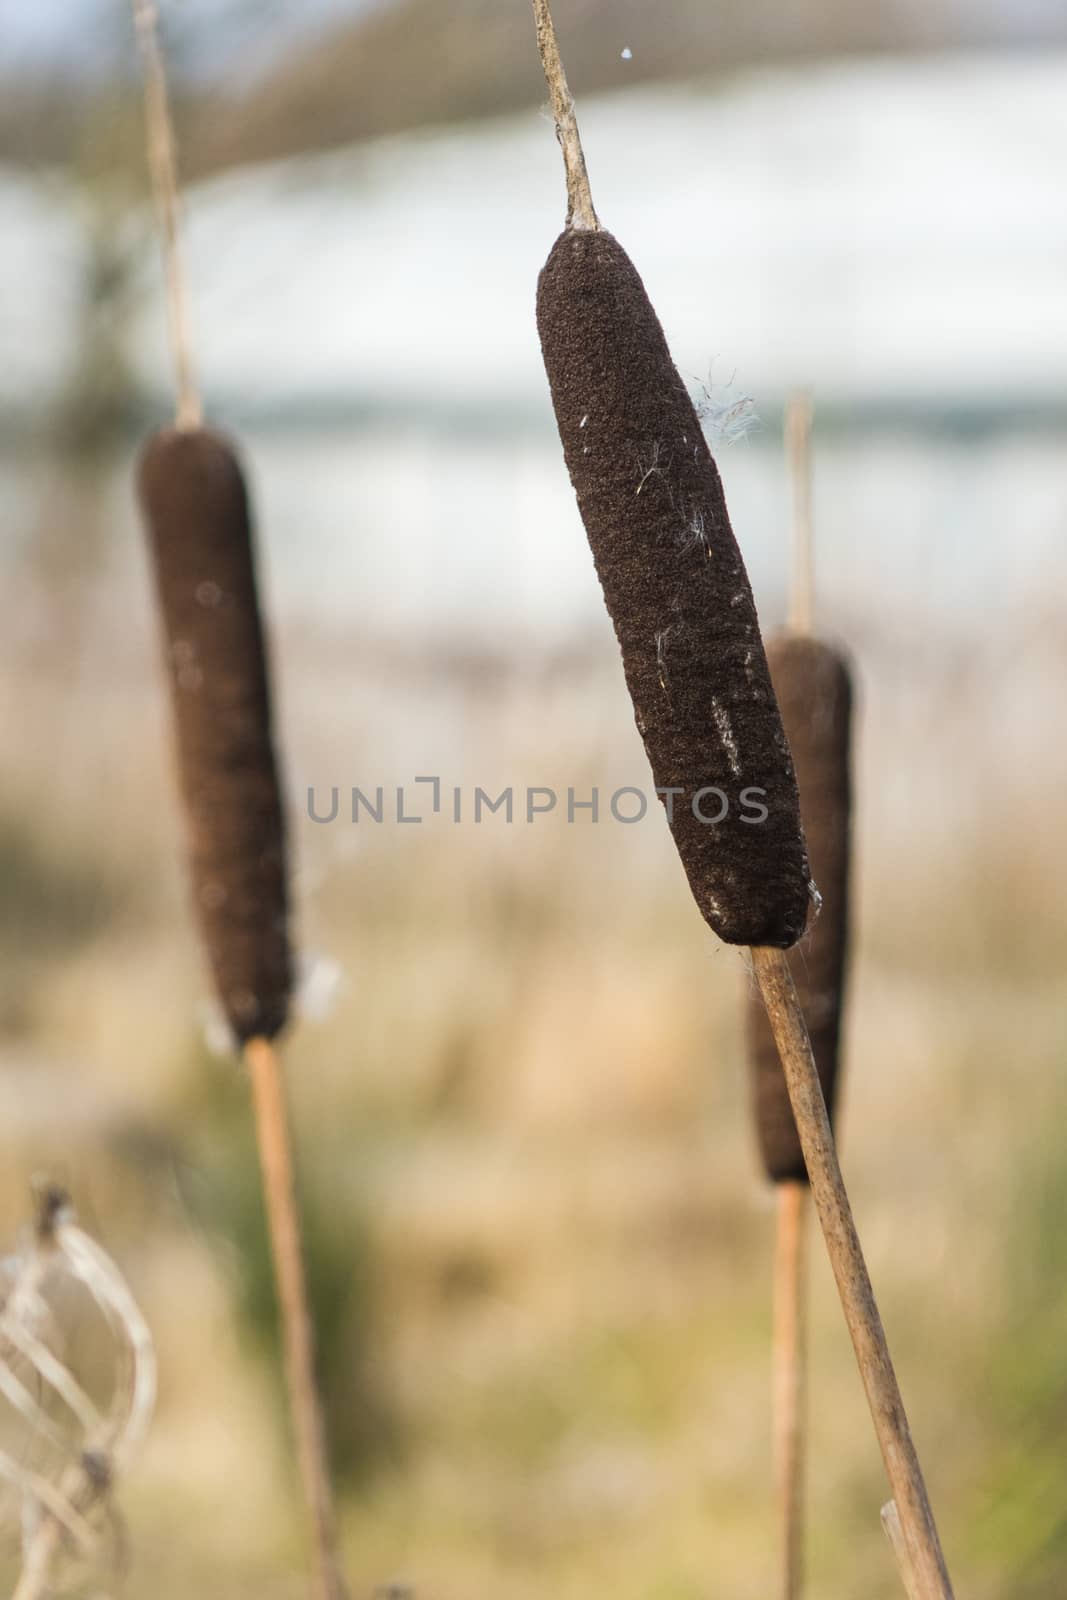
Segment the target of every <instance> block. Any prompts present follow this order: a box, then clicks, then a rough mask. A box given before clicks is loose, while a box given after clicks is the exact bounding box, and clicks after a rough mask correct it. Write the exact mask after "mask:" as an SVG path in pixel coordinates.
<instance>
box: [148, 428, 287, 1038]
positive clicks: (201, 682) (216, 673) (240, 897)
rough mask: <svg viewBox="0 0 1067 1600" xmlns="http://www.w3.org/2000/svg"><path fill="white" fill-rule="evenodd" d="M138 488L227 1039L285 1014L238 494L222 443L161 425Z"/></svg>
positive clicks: (262, 727)
mask: <svg viewBox="0 0 1067 1600" xmlns="http://www.w3.org/2000/svg"><path fill="white" fill-rule="evenodd" d="M139 487H140V496H141V503H142V507H143V509H144V514H145V522H146V526H147V531H148V539H149V544H150V547H151V551H152V561H153V565H154V568H155V578H156V589H157V593H158V596H159V606H160V612H161V615H162V618H163V630H164V637H165V644H166V654H167V666H168V671H169V676H170V685H171V695H172V700H173V705H174V717H175V724H176V730H177V747H178V768H179V774H180V779H181V788H182V796H183V799H184V803H185V812H186V820H187V823H188V829H189V843H190V855H191V867H192V879H193V893H194V898H195V903H196V911H197V916H198V918H199V921H200V927H201V931H202V934H203V938H204V943H205V945H206V947H207V953H208V959H209V961H210V963H211V968H212V972H213V974H214V979H215V986H216V988H217V990H218V994H219V998H220V1000H221V1002H222V1005H223V1009H224V1010H225V1012H226V1016H227V1018H228V1019H229V1023H230V1026H231V1028H232V1029H233V1032H234V1034H235V1036H236V1038H237V1039H238V1040H240V1041H241V1042H242V1043H244V1042H245V1041H246V1040H248V1039H251V1038H255V1037H263V1038H267V1039H270V1038H273V1037H274V1035H275V1034H277V1033H278V1032H279V1030H280V1029H281V1028H282V1027H283V1025H284V1023H285V1020H286V1016H287V1014H288V1008H289V993H290V987H291V977H292V974H291V959H290V951H289V936H288V891H287V885H286V862H285V823H284V816H283V810H282V800H281V790H280V786H279V782H278V774H277V766H276V762H275V755H274V747H273V740H272V735H271V705H270V691H269V684H268V677H267V664H266V656H265V650H264V641H263V630H262V626H261V623H260V616H259V606H258V603H257V598H256V577H255V565H254V558H253V549H252V529H251V522H250V517H249V507H248V496H247V492H246V489H245V483H244V478H243V475H242V473H241V468H240V465H239V463H238V461H237V458H236V456H235V454H234V452H233V450H232V449H231V447H230V445H229V444H228V443H227V442H226V440H225V439H223V438H222V437H221V436H220V435H218V434H216V433H213V432H210V431H208V430H207V429H204V428H196V429H177V428H166V429H163V430H161V431H160V432H158V433H156V434H154V435H153V436H152V438H151V439H149V441H148V443H147V444H146V446H145V448H144V451H143V453H142V456H141V462H140V473H139Z"/></svg>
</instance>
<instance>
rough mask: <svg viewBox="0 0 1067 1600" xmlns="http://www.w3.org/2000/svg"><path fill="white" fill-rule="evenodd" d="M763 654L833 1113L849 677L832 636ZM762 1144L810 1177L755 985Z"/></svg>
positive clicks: (822, 1075) (778, 1161)
mask: <svg viewBox="0 0 1067 1600" xmlns="http://www.w3.org/2000/svg"><path fill="white" fill-rule="evenodd" d="M767 659H768V661H769V663H770V669H771V678H772V680H773V683H774V689H775V694H776V695H777V697H778V704H779V706H780V707H781V710H782V721H783V723H784V724H785V731H786V734H787V736H788V739H789V745H790V748H791V750H792V752H793V761H794V763H795V765H796V774H797V782H798V784H799V786H800V806H801V812H802V814H803V818H804V834H805V837H806V839H807V842H808V851H809V853H810V856H811V870H812V875H813V877H814V879H815V883H816V885H817V887H818V891H819V894H820V896H821V902H822V903H821V907H820V910H819V913H818V915H817V916H816V917H813V918H812V920H811V923H810V925H809V927H808V931H807V933H806V934H805V936H804V939H803V941H802V943H801V944H800V945H798V947H797V949H796V950H795V951H793V953H792V955H791V956H790V962H789V964H790V969H791V971H792V974H793V981H794V983H795V984H796V988H797V993H798V995H799V996H800V1003H801V1006H802V1008H803V1011H804V1018H805V1021H806V1022H807V1025H808V1033H809V1035H810V1037H811V1044H812V1049H813V1050H814V1052H815V1061H816V1064H817V1066H818V1069H819V1081H820V1083H821V1084H822V1092H823V1098H824V1099H825V1101H826V1108H827V1111H828V1113H829V1115H830V1119H831V1121H832V1120H833V1115H834V1108H835V1102H836V1097H837V1096H836V1090H837V1076H838V1063H839V1053H840V1045H841V1016H842V1008H843V1004H844V994H845V977H846V956H847V950H848V878H849V839H850V807H851V787H850V765H851V758H850V743H851V724H852V680H851V677H850V674H849V669H848V665H847V663H846V662H845V660H844V658H843V657H842V656H841V655H840V653H839V652H838V651H837V650H835V649H834V648H833V647H832V646H831V645H828V644H825V643H823V642H822V641H820V640H818V639H811V638H801V637H799V636H797V635H795V634H781V635H778V636H776V637H775V638H773V639H771V640H770V641H769V642H768V645H767ZM748 1034H749V1057H750V1060H751V1063H752V1090H753V1099H754V1104H755V1113H756V1128H757V1133H758V1136H759V1146H760V1152H761V1154H762V1157H763V1163H764V1166H765V1167H766V1170H767V1176H768V1177H769V1178H770V1179H771V1181H772V1182H773V1183H790V1182H796V1181H801V1182H805V1181H806V1180H807V1170H806V1168H805V1166H804V1154H803V1151H802V1150H801V1148H800V1139H799V1137H798V1135H797V1129H796V1123H795V1121H794V1120H793V1112H792V1108H791V1107H790V1104H789V1091H788V1089H787V1087H786V1081H785V1076H784V1074H783V1072H782V1064H781V1061H780V1060H779V1058H778V1047H777V1045H776V1044H775V1041H774V1034H773V1033H772V1032H771V1026H770V1023H769V1021H768V1019H767V1010H766V1007H765V1006H764V1005H763V1002H762V1000H761V999H760V997H759V995H758V994H757V993H753V994H752V995H751V996H750V997H749V1005H748Z"/></svg>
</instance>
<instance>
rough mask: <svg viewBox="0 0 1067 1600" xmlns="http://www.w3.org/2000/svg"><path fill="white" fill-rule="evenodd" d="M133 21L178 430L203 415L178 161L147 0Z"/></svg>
mask: <svg viewBox="0 0 1067 1600" xmlns="http://www.w3.org/2000/svg"><path fill="white" fill-rule="evenodd" d="M133 19H134V22H135V24H136V27H137V39H138V43H139V45H140V48H141V60H142V62H143V63H144V100H145V123H146V127H147V134H148V164H149V168H150V169H151V173H152V190H153V193H154V195H155V200H156V208H157V210H158V212H159V223H160V229H161V231H162V235H163V271H164V275H165V277H166V280H167V320H168V325H169V329H170V345H171V354H172V356H173V359H174V377H175V383H176V385H177V408H176V414H175V421H176V423H177V425H178V427H179V428H197V427H199V426H200V423H201V421H202V420H203V415H204V411H203V406H202V404H201V401H200V393H199V390H198V389H197V385H196V379H195V377H194V374H193V357H192V344H191V341H190V337H189V314H188V300H187V296H186V291H185V273H184V271H183V269H182V257H181V244H180V238H179V227H178V212H179V203H178V162H177V156H176V154H175V148H176V146H175V139H174V123H173V120H172V118H171V114H170V101H169V98H168V95H167V74H166V69H165V68H164V65H163V52H162V50H161V49H160V44H159V28H158V19H157V14H156V7H155V5H154V3H153V0H133Z"/></svg>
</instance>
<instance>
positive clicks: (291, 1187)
mask: <svg viewBox="0 0 1067 1600" xmlns="http://www.w3.org/2000/svg"><path fill="white" fill-rule="evenodd" d="M245 1060H246V1062H247V1063H248V1070H249V1073H250V1075H251V1079H252V1098H253V1102H254V1105H255V1113H256V1135H257V1139H258V1142H259V1161H260V1167H261V1169H262V1174H263V1192H264V1197H265V1200H266V1206H267V1221H268V1225H269V1229H270V1243H271V1253H272V1255H273V1258H274V1276H275V1282H276V1284H277V1289H278V1301H279V1305H280V1307H281V1316H282V1337H283V1342H284V1346H285V1372H286V1380H287V1383H288V1388H289V1405H290V1409H291V1412H292V1419H293V1432H294V1434H295V1436H296V1449H297V1460H298V1462H299V1466H300V1476H301V1480H302V1482H303V1486H304V1496H305V1499H306V1501H307V1505H308V1510H309V1512H310V1513H311V1520H312V1527H313V1531H314V1538H315V1559H316V1573H315V1593H316V1595H317V1597H318V1600H345V1586H344V1581H343V1579H342V1577H341V1567H340V1561H339V1557H338V1550H337V1522H336V1517H335V1514H334V1504H333V1488H332V1485H331V1482H330V1470H329V1464H328V1460H327V1455H326V1435H325V1430H324V1428H323V1421H322V1403H321V1401H320V1399H319V1391H318V1383H317V1380H316V1376H315V1344H314V1335H313V1332H312V1322H311V1311H310V1308H309V1304H308V1294H307V1281H306V1278H305V1275H304V1254H303V1247H302V1242H301V1233H300V1216H299V1210H298V1207H297V1199H296V1185H295V1181H294V1177H293V1155H292V1144H291V1140H290V1134H289V1111H288V1106H287V1104H286V1098H285V1085H284V1083H283V1080H282V1073H281V1066H280V1063H279V1061H278V1056H277V1052H276V1051H275V1049H274V1046H273V1045H272V1044H271V1043H270V1041H269V1040H267V1039H250V1040H249V1042H248V1043H247V1044H246V1045H245Z"/></svg>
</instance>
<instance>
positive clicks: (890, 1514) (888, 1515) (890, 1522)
mask: <svg viewBox="0 0 1067 1600" xmlns="http://www.w3.org/2000/svg"><path fill="white" fill-rule="evenodd" d="M882 1527H883V1528H884V1529H885V1533H886V1538H887V1539H888V1540H889V1543H890V1544H891V1545H892V1546H893V1554H894V1555H895V1556H896V1558H897V1566H898V1568H899V1569H900V1577H901V1582H902V1583H903V1585H904V1593H905V1594H906V1595H907V1597H908V1600H923V1596H922V1595H921V1594H920V1593H919V1590H918V1587H917V1585H916V1582H915V1574H914V1573H913V1572H912V1570H911V1562H910V1561H909V1560H908V1551H907V1546H906V1545H905V1543H904V1530H903V1529H902V1528H901V1526H900V1515H899V1513H898V1511H897V1503H896V1501H895V1500H887V1501H886V1503H885V1505H884V1506H883V1507H882Z"/></svg>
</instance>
